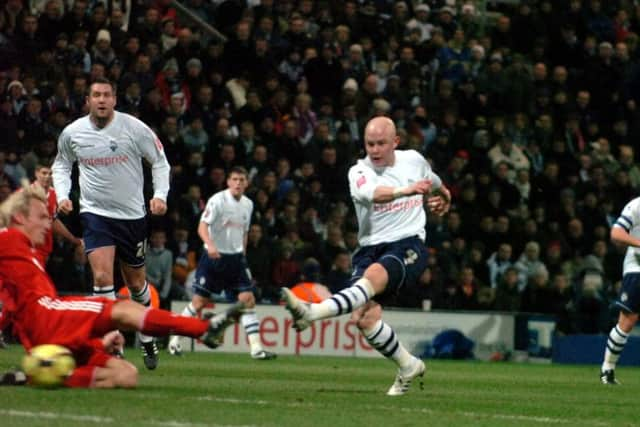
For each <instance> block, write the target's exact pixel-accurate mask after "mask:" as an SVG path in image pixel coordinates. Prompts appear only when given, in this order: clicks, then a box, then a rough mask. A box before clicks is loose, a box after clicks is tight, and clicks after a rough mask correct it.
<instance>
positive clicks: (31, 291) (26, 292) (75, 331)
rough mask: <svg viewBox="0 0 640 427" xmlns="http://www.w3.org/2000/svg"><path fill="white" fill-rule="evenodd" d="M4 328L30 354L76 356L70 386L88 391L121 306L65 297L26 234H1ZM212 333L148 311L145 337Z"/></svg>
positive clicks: (190, 321) (200, 323)
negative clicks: (58, 350)
mask: <svg viewBox="0 0 640 427" xmlns="http://www.w3.org/2000/svg"><path fill="white" fill-rule="evenodd" d="M0 302H2V306H3V309H2V315H1V316H0V326H2V325H3V324H6V323H11V324H12V325H13V330H14V332H15V334H16V335H17V336H18V337H19V338H20V341H21V342H22V345H23V346H24V347H25V349H27V350H29V349H30V348H31V347H33V346H36V345H40V344H58V345H62V346H65V347H67V348H68V349H69V350H71V351H72V352H73V355H74V358H75V359H76V364H77V366H78V367H77V368H76V370H75V371H74V373H73V375H72V376H71V377H70V378H69V379H68V380H67V382H66V384H67V385H68V386H75V387H88V386H90V385H91V384H92V381H93V375H94V368H95V367H99V366H105V364H106V363H107V361H108V360H109V358H111V357H113V356H111V355H110V354H108V353H106V352H105V350H104V347H103V344H102V337H103V336H104V335H105V334H106V333H107V332H109V331H112V330H114V329H116V326H115V324H114V321H113V320H112V319H111V311H112V309H113V306H114V304H117V302H116V301H113V300H109V299H106V298H99V297H82V296H75V297H74V296H71V297H60V296H58V294H57V292H56V289H55V286H54V284H53V283H52V282H51V280H50V279H49V276H48V275H47V273H46V272H45V269H44V265H42V263H41V262H40V260H39V259H38V256H37V250H36V249H35V248H34V247H33V246H32V245H31V242H30V241H29V239H28V238H27V236H26V235H24V234H23V233H22V232H21V231H19V230H17V229H13V228H3V229H0ZM208 327H209V322H208V321H205V320H201V319H196V318H190V317H182V316H176V315H174V314H173V313H171V312H168V311H165V310H159V309H154V308H149V309H147V311H146V315H145V317H144V319H143V321H142V325H140V331H141V332H143V333H145V334H147V335H152V336H163V335H169V334H174V333H175V334H177V335H185V336H190V337H200V336H201V335H203V334H204V333H205V332H206V331H207V329H208Z"/></svg>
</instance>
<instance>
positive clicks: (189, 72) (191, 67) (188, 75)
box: [184, 58, 205, 94]
mask: <svg viewBox="0 0 640 427" xmlns="http://www.w3.org/2000/svg"><path fill="white" fill-rule="evenodd" d="M204 83H205V77H204V76H203V74H202V61H200V59H198V58H190V59H189V60H188V61H187V63H186V70H185V73H184V84H185V85H186V86H187V87H188V88H189V94H196V93H198V88H199V87H200V86H201V85H202V84H204Z"/></svg>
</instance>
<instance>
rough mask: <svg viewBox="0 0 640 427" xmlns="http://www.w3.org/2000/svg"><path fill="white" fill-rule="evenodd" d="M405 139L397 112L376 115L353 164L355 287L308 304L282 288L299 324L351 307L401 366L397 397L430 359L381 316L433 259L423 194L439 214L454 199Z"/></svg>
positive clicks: (371, 339) (374, 342) (393, 391)
mask: <svg viewBox="0 0 640 427" xmlns="http://www.w3.org/2000/svg"><path fill="white" fill-rule="evenodd" d="M398 142H399V138H398V136H397V135H396V128H395V125H394V123H393V121H392V120H391V119H389V118H387V117H375V118H373V119H371V120H370V121H369V122H368V123H367V126H366V127H365V133H364V143H365V149H366V151H367V156H366V157H365V158H364V159H361V160H359V161H358V163H357V164H356V165H354V166H353V167H351V169H350V170H349V187H350V190H351V198H352V199H353V203H354V205H355V211H356V216H357V217H358V226H359V233H358V240H359V243H360V246H361V248H360V249H358V251H357V252H356V253H355V254H354V256H353V266H354V276H353V281H352V285H351V287H349V288H346V289H343V290H342V291H340V292H338V293H336V294H334V295H333V296H332V297H331V298H328V299H326V300H324V301H323V302H321V303H318V304H306V303H304V302H303V301H301V300H299V299H297V298H296V297H295V295H293V293H291V291H290V290H289V289H287V288H282V290H281V292H282V294H281V297H282V300H283V301H284V302H285V304H286V308H287V310H288V311H289V312H290V313H291V315H292V316H293V320H294V327H295V328H296V329H297V330H299V331H301V330H303V329H305V328H307V327H308V326H309V325H310V323H311V322H312V321H314V320H318V319H325V318H327V317H334V316H339V315H342V314H346V313H352V315H351V318H352V319H353V320H354V321H355V322H356V324H357V326H358V328H359V329H360V332H361V333H362V334H363V335H364V337H365V338H366V339H367V342H368V343H369V344H370V345H371V346H372V347H373V348H375V349H376V350H378V351H379V352H380V353H381V354H382V355H384V356H385V357H386V358H388V359H391V360H392V361H393V362H395V363H396V365H397V366H398V374H397V375H396V379H395V381H394V383H393V385H392V386H391V388H390V389H389V390H388V391H387V394H388V395H390V396H398V395H402V394H405V393H406V392H407V390H408V389H409V386H410V384H411V381H412V380H413V379H415V378H417V377H422V376H423V375H424V371H425V366H424V363H423V362H422V360H420V359H418V358H417V357H415V356H413V355H411V354H410V353H409V352H408V351H407V350H406V349H405V348H404V346H403V345H402V344H400V342H399V341H398V338H397V337H396V334H395V332H394V331H393V329H391V327H390V326H389V325H387V324H386V323H384V322H383V321H382V307H381V305H380V304H385V303H389V302H391V301H393V299H394V298H395V296H396V295H397V294H398V293H399V292H403V290H404V289H407V288H408V287H410V286H415V285H416V283H417V280H418V278H419V277H420V275H421V274H422V272H423V271H424V270H425V268H426V266H427V251H426V247H425V244H424V239H425V229H424V228H425V224H426V214H425V212H424V207H423V203H424V200H423V199H424V197H425V196H428V202H427V203H428V206H429V209H430V210H431V211H432V212H434V213H435V214H437V215H444V214H445V213H446V212H447V211H448V210H449V207H450V203H451V195H450V193H449V190H447V188H446V187H445V186H444V185H443V184H442V181H441V180H440V178H439V177H438V175H436V174H435V173H433V172H432V171H431V167H430V166H429V164H428V163H427V161H426V160H425V159H424V157H422V155H420V154H419V153H418V152H416V151H414V150H407V151H399V150H396V147H397V146H398ZM374 297H375V301H374Z"/></svg>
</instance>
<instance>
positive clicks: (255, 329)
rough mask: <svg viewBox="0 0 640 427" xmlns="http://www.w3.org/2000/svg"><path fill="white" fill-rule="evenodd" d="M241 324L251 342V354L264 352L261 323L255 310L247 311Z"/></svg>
mask: <svg viewBox="0 0 640 427" xmlns="http://www.w3.org/2000/svg"><path fill="white" fill-rule="evenodd" d="M240 322H241V323H242V327H243V328H244V332H245V333H246V334H247V339H248V340H249V346H250V347H251V354H255V353H258V352H260V351H262V343H261V342H260V321H259V320H258V316H256V312H255V310H247V311H245V312H244V314H243V315H242V316H241V317H240Z"/></svg>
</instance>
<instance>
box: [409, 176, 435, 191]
mask: <svg viewBox="0 0 640 427" xmlns="http://www.w3.org/2000/svg"><path fill="white" fill-rule="evenodd" d="M431 185H432V182H431V180H430V179H421V180H420V181H418V182H416V183H415V184H413V185H411V190H412V191H411V194H429V193H430V192H431Z"/></svg>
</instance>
